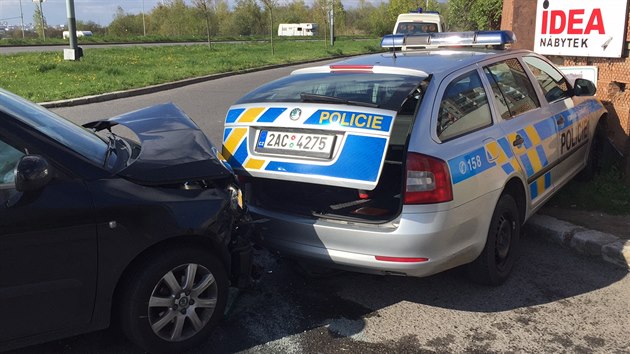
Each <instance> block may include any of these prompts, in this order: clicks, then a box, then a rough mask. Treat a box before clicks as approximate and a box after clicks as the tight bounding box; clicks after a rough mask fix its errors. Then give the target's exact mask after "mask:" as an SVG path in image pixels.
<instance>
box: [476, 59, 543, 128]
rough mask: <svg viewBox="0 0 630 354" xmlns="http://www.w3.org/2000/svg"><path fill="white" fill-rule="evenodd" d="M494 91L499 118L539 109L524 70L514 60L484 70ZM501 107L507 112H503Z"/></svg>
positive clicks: (532, 88)
mask: <svg viewBox="0 0 630 354" xmlns="http://www.w3.org/2000/svg"><path fill="white" fill-rule="evenodd" d="M484 72H485V73H486V76H488V80H489V81H490V84H491V86H492V89H493V91H494V96H495V98H497V99H496V102H497V104H496V105H497V107H498V109H499V111H500V113H501V117H503V118H504V119H509V118H511V117H515V116H517V115H519V114H522V113H525V112H527V111H531V110H533V109H535V108H538V107H540V102H539V101H538V98H537V97H536V92H535V91H534V87H533V86H532V83H531V81H530V80H529V78H528V77H527V74H525V69H523V67H522V66H521V64H520V63H519V62H518V60H516V59H508V60H505V61H501V62H498V63H495V64H492V65H489V66H487V67H485V68H484ZM503 106H505V108H507V110H503Z"/></svg>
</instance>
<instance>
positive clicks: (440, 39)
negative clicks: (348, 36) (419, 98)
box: [381, 31, 516, 51]
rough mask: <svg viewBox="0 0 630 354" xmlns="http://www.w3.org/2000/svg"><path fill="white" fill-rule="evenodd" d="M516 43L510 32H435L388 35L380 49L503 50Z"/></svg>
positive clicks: (512, 33)
mask: <svg viewBox="0 0 630 354" xmlns="http://www.w3.org/2000/svg"><path fill="white" fill-rule="evenodd" d="M515 42H516V35H515V34H514V32H512V31H476V32H435V33H421V34H416V35H408V34H388V35H386V36H384V37H383V39H382V40H381V47H382V48H391V49H400V50H403V51H404V50H408V49H414V48H415V49H418V48H440V47H473V46H474V47H479V46H481V47H486V46H493V47H494V48H497V49H504V48H505V46H506V45H508V44H512V43H515Z"/></svg>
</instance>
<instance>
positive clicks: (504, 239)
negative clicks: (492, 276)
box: [495, 215, 513, 266]
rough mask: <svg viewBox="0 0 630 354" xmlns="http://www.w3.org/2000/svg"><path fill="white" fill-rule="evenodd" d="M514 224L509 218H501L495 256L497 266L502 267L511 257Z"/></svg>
mask: <svg viewBox="0 0 630 354" xmlns="http://www.w3.org/2000/svg"><path fill="white" fill-rule="evenodd" d="M512 231H513V227H512V222H511V221H510V218H508V217H507V216H505V215H504V216H501V218H500V219H499V226H498V230H497V234H496V244H495V256H496V260H497V265H498V266H502V265H504V263H505V262H506V261H507V259H508V256H509V255H510V243H511V241H512Z"/></svg>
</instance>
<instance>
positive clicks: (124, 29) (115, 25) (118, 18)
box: [107, 6, 143, 36]
mask: <svg viewBox="0 0 630 354" xmlns="http://www.w3.org/2000/svg"><path fill="white" fill-rule="evenodd" d="M107 30H108V32H109V33H110V34H112V35H114V36H129V35H141V34H142V33H143V29H142V15H133V14H127V13H126V12H125V10H124V9H123V8H122V7H120V6H118V8H117V9H116V13H115V14H114V20H113V21H112V23H110V24H109V27H108V29H107Z"/></svg>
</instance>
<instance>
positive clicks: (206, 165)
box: [84, 103, 231, 184]
mask: <svg viewBox="0 0 630 354" xmlns="http://www.w3.org/2000/svg"><path fill="white" fill-rule="evenodd" d="M117 124H120V125H123V126H126V127H127V128H129V129H131V130H132V131H133V132H134V133H135V134H136V135H137V136H138V138H139V139H140V143H141V152H140V155H139V156H138V159H137V160H135V161H134V162H133V163H132V164H131V165H129V166H127V167H126V168H124V169H123V170H122V171H120V172H118V174H119V175H121V176H123V177H125V178H128V179H131V180H134V181H137V182H139V183H147V184H163V183H178V182H185V181H191V180H199V179H216V178H224V177H227V176H229V175H230V174H231V171H229V170H228V169H227V168H226V166H225V165H224V164H223V162H221V161H219V159H218V158H217V155H216V149H214V147H213V145H212V143H211V142H210V140H209V139H208V138H207V137H206V135H205V134H204V133H203V132H202V131H201V130H200V129H199V127H198V126H197V125H196V124H195V123H194V122H193V121H192V120H191V119H190V118H189V117H188V116H187V115H186V114H185V113H184V112H183V111H182V110H181V109H179V107H177V106H176V105H175V104H173V103H165V104H160V105H155V106H151V107H147V108H144V109H140V110H137V111H134V112H130V113H126V114H123V115H120V116H117V117H113V118H110V119H108V120H104V121H96V122H91V123H87V124H85V125H84V126H85V127H87V128H93V129H96V130H102V129H106V128H109V127H112V126H114V125H117Z"/></svg>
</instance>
